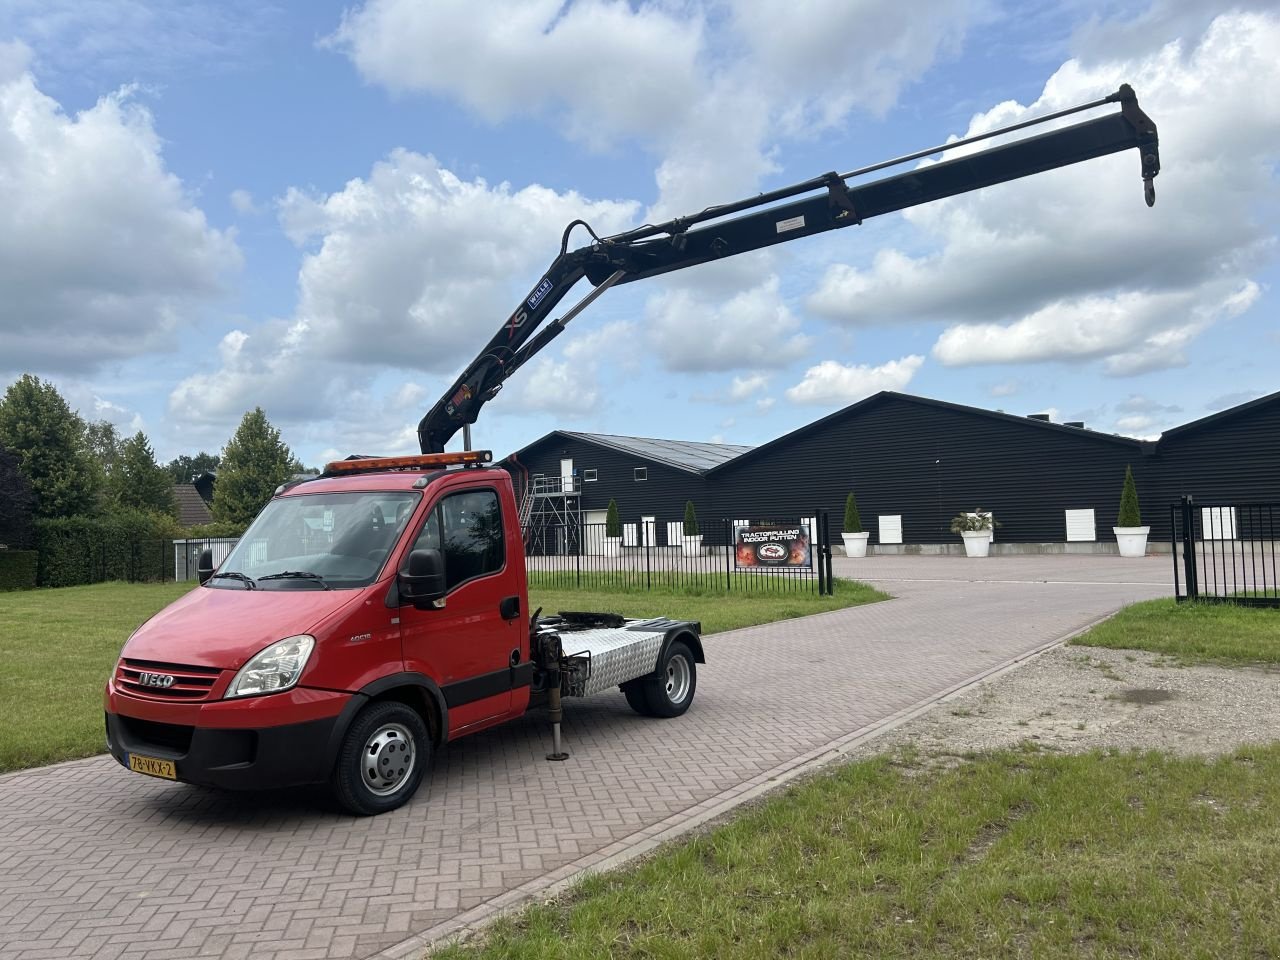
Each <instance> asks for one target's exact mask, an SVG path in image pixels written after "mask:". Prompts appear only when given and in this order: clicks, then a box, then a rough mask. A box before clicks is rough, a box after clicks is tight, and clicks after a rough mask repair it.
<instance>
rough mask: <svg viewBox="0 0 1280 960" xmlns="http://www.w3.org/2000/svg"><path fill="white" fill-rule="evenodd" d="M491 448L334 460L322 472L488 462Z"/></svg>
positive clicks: (416, 468)
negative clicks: (408, 455) (409, 455)
mask: <svg viewBox="0 0 1280 960" xmlns="http://www.w3.org/2000/svg"><path fill="white" fill-rule="evenodd" d="M492 460H493V451H492V450H459V451H456V452H454V453H422V454H418V455H417V456H412V457H369V458H368V459H365V460H334V461H333V462H332V463H328V464H325V468H324V472H325V473H326V474H330V473H357V472H359V471H362V470H365V471H367V470H421V469H424V468H427V467H455V466H459V465H461V464H466V463H489V462H490V461H492Z"/></svg>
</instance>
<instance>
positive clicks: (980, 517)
mask: <svg viewBox="0 0 1280 960" xmlns="http://www.w3.org/2000/svg"><path fill="white" fill-rule="evenodd" d="M995 526H998V524H997V523H996V522H995V521H994V520H993V519H992V518H991V514H990V513H988V512H987V511H986V510H983V509H982V508H981V507H974V508H973V512H972V513H962V514H959V515H958V516H955V517H952V518H951V532H952V533H958V534H960V536H962V537H964V553H965V556H966V557H985V556H987V554H988V553H990V552H991V530H992V528H993V527H995Z"/></svg>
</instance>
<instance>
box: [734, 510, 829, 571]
mask: <svg viewBox="0 0 1280 960" xmlns="http://www.w3.org/2000/svg"><path fill="white" fill-rule="evenodd" d="M733 537H734V551H733V553H734V563H735V564H736V565H737V566H739V567H807V566H809V565H810V552H809V544H810V538H809V525H808V524H807V523H792V524H777V523H763V522H758V521H753V522H751V523H748V524H746V525H744V526H735V527H734V528H733Z"/></svg>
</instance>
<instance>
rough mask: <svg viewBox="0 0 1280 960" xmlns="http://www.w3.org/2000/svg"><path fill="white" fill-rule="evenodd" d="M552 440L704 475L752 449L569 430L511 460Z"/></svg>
mask: <svg viewBox="0 0 1280 960" xmlns="http://www.w3.org/2000/svg"><path fill="white" fill-rule="evenodd" d="M552 437H564V438H567V439H572V440H581V441H583V442H585V443H592V444H595V445H596V446H599V447H607V448H608V449H610V450H617V451H619V452H621V453H627V454H631V455H632V456H635V457H640V458H642V459H644V460H649V461H652V462H654V463H661V464H665V465H666V466H669V467H674V468H675V469H677V470H684V471H685V472H687V473H696V474H703V473H706V472H707V471H708V470H711V469H713V468H715V467H717V466H719V465H720V464H722V463H726V462H728V461H729V460H732V459H733V458H734V457H738V456H741V455H742V454H744V453H746V452H747V451H749V450H751V449H752V448H751V447H748V446H743V445H741V444H735V443H703V442H701V441H697V440H658V439H654V438H652V437H623V436H618V435H616V434H611V433H575V432H573V431H569V430H553V431H551V433H549V434H547V435H546V436H545V437H542V438H541V439H540V440H536V441H534V442H533V443H531V444H529V445H528V446H526V447H524V448H522V449H520V450H517V451H516V452H515V453H514V454H513V455H512V456H517V457H518V456H520V455H521V454H523V453H525V451H527V450H531V449H533V448H534V447H536V446H538V445H539V444H541V443H543V442H545V441H546V440H548V439H550V438H552Z"/></svg>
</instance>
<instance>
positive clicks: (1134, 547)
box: [1111, 527, 1151, 557]
mask: <svg viewBox="0 0 1280 960" xmlns="http://www.w3.org/2000/svg"><path fill="white" fill-rule="evenodd" d="M1111 529H1112V531H1113V532H1114V533H1115V535H1116V543H1118V544H1119V545H1120V556H1122V557H1145V556H1146V555H1147V534H1149V533H1150V532H1151V528H1150V527H1112V528H1111Z"/></svg>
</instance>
